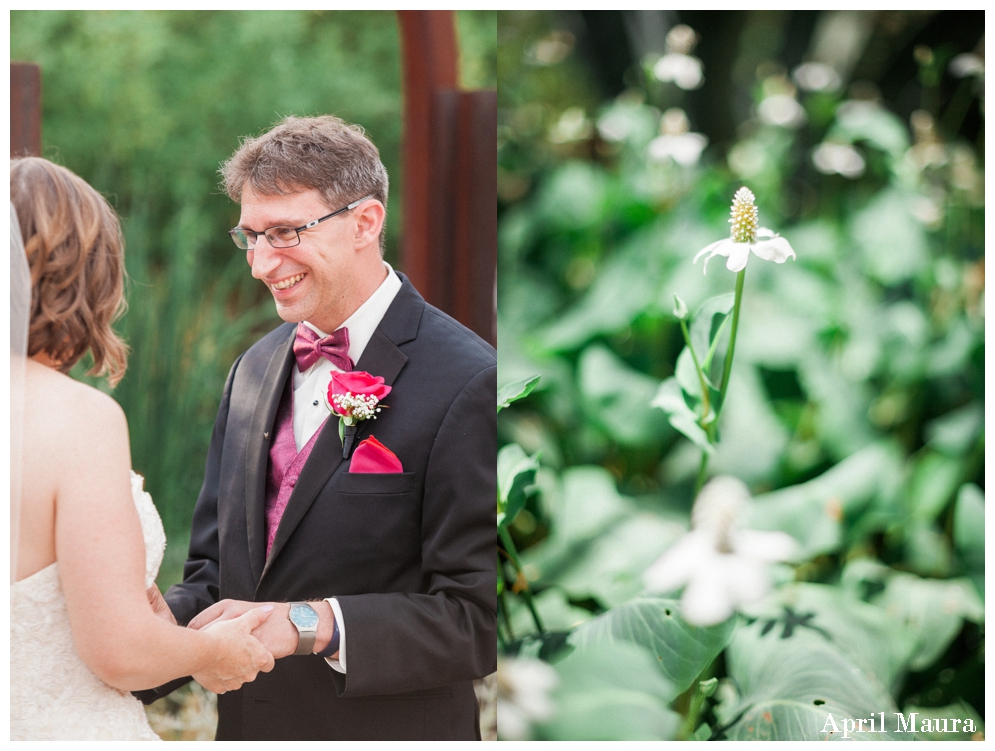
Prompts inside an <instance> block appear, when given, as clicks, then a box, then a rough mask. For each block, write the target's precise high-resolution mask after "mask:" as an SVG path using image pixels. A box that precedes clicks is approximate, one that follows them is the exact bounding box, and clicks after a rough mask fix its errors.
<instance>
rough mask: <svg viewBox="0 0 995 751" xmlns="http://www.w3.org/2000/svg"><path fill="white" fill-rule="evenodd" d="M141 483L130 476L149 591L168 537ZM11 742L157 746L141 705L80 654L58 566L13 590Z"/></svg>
mask: <svg viewBox="0 0 995 751" xmlns="http://www.w3.org/2000/svg"><path fill="white" fill-rule="evenodd" d="M143 483H144V480H143V478H142V477H141V475H137V474H135V473H134V472H132V473H131V494H132V496H133V497H134V500H135V507H136V508H137V509H138V517H139V519H141V522H142V535H143V536H144V538H145V586H146V587H150V586H152V583H153V582H154V581H155V577H156V574H158V573H159V566H160V564H161V563H162V556H163V552H164V551H165V549H166V533H165V532H164V531H163V527H162V520H161V519H160V518H159V513H158V512H157V511H156V508H155V504H153V503H152V497H151V496H150V495H149V494H148V493H146V492H145V491H144V490H143V488H142V485H143ZM106 542H107V544H108V545H113V544H114V541H113V540H107V541H106ZM149 647H150V648H152V649H154V648H155V645H149ZM10 739H11V740H12V741H18V740H149V741H157V740H160V738H159V736H157V735H156V734H155V733H154V732H153V731H152V728H151V727H150V726H149V722H148V720H147V719H146V717H145V709H144V707H143V706H142V703H141V702H140V701H139V700H138V699H136V698H135V697H133V696H132V695H131V694H129V693H126V692H123V691H118V690H117V689H115V688H111V687H110V686H108V685H107V684H106V683H103V682H102V681H101V680H100V679H99V678H97V676H95V675H94V674H93V672H92V671H91V670H90V668H88V667H87V666H86V663H84V662H83V660H81V659H80V656H79V655H78V654H77V653H76V649H75V647H74V646H73V634H72V630H71V628H70V626H69V615H68V613H67V612H66V601H65V597H64V596H63V594H62V586H61V584H60V582H59V570H58V563H53V564H51V565H50V566H46V567H45V568H43V569H42V570H41V571H37V572H35V573H34V574H32V575H31V576H29V577H27V578H25V579H22V580H21V581H19V582H16V583H14V584H12V585H11V587H10Z"/></svg>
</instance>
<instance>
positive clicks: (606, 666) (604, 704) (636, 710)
mask: <svg viewBox="0 0 995 751" xmlns="http://www.w3.org/2000/svg"><path fill="white" fill-rule="evenodd" d="M555 668H556V671H557V672H558V673H559V674H560V685H559V687H558V688H557V690H556V691H555V692H554V701H555V703H556V715H555V716H554V717H553V719H552V720H550V721H549V722H546V723H544V724H543V725H541V726H540V733H541V735H542V737H543V738H544V739H545V740H588V741H590V740H594V741H608V740H613V741H614V740H670V739H673V738H674V736H675V735H676V734H677V729H678V727H679V723H680V717H679V716H678V715H677V714H676V713H675V712H673V711H672V710H670V709H669V708H668V707H667V703H668V702H669V701H670V700H671V699H673V697H674V696H675V691H674V688H673V686H671V685H670V683H668V682H667V681H666V680H665V679H664V677H663V676H662V675H661V674H660V671H659V670H657V668H656V665H655V661H654V659H653V658H652V656H650V655H649V654H648V653H647V651H646V650H644V649H642V648H640V647H638V646H636V645H635V644H625V643H618V644H609V645H603V646H599V647H596V648H589V649H588V648H585V649H583V650H581V649H578V650H575V651H574V652H572V653H571V654H570V655H568V656H567V657H566V658H564V659H563V660H561V661H560V662H558V663H556V665H555Z"/></svg>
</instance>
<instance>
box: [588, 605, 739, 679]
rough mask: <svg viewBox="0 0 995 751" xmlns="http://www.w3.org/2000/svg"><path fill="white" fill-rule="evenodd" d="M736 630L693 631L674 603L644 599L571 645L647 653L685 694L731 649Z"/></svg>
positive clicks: (729, 625)
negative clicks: (632, 647)
mask: <svg viewBox="0 0 995 751" xmlns="http://www.w3.org/2000/svg"><path fill="white" fill-rule="evenodd" d="M734 624H735V621H734V620H729V621H727V622H725V623H722V624H719V625H717V626H710V627H708V628H701V627H698V626H692V625H690V624H688V623H687V622H686V621H684V619H683V618H681V616H680V604H679V603H678V602H677V601H676V600H666V599H657V598H652V599H651V598H646V599H638V600H632V601H631V602H627V603H625V604H624V605H620V606H619V607H616V608H613V609H612V610H609V611H608V612H607V613H603V614H602V615H599V616H598V617H597V618H592V619H591V620H590V621H588V622H587V623H585V624H584V625H582V626H580V627H579V628H578V629H577V630H576V631H574V633H573V634H572V635H571V636H570V643H571V644H573V645H574V646H576V647H577V648H578V649H588V648H591V647H594V646H602V645H613V644H619V643H627V642H629V643H633V644H638V645H640V646H642V647H645V648H646V649H648V650H650V652H651V653H652V654H653V656H654V657H655V658H656V661H657V667H658V668H659V669H660V670H662V671H663V674H664V675H665V676H667V679H668V680H669V681H670V682H671V683H673V684H674V690H675V691H676V692H677V693H683V692H684V691H686V690H687V689H688V688H689V687H690V686H691V684H692V683H693V682H694V679H695V678H697V677H698V675H699V674H700V673H701V671H702V670H704V669H705V668H706V667H708V665H710V664H711V662H712V660H714V659H715V657H716V656H717V655H718V654H719V652H721V651H722V649H723V648H724V647H725V646H726V644H728V642H729V639H730V637H731V636H732V633H733V627H734Z"/></svg>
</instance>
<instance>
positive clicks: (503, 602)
mask: <svg viewBox="0 0 995 751" xmlns="http://www.w3.org/2000/svg"><path fill="white" fill-rule="evenodd" d="M498 576H500V577H501V578H502V579H503V578H504V574H503V573H501V561H498ZM507 590H508V587H507V584H505V587H504V588H503V589H502V590H501V597H500V599H499V601H498V604H499V605H500V608H499V610H500V611H501V618H502V620H504V630H505V631H507V632H508V640H509V641H514V640H515V632H514V631H513V630H512V628H511V617H510V616H509V615H508V598H507V596H506V595H507Z"/></svg>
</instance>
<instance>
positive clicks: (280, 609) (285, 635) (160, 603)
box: [148, 585, 335, 693]
mask: <svg viewBox="0 0 995 751" xmlns="http://www.w3.org/2000/svg"><path fill="white" fill-rule="evenodd" d="M148 597H149V602H150V603H151V605H152V609H153V610H154V611H155V613H156V615H158V616H159V617H161V618H165V619H166V620H169V621H172V622H173V623H176V619H175V618H174V617H173V614H172V612H171V611H170V610H169V606H168V605H167V604H166V602H165V600H163V598H162V594H161V593H160V592H159V589H158V588H157V587H156V586H155V585H153V586H152V587H150V588H149V590H148ZM308 604H309V605H310V606H311V607H312V608H314V610H315V612H317V613H318V633H317V636H316V638H315V643H314V649H313V651H314V652H320V651H321V650H323V649H324V648H325V647H327V646H328V642H329V641H331V638H332V631H333V627H334V624H335V614H334V613H333V612H332V608H331V606H330V605H329V604H328V603H327V602H326V601H324V600H322V601H319V602H310V603H308ZM265 606H272V608H273V609H272V612H270V613H269V617H264V618H262V619H261V620H260V622H259V623H258V624H257V625H254V626H253V627H252V629H251V635H252V636H253V637H254V638H255V639H256V640H258V641H259V643H260V644H262V646H263V647H264V648H265V649H266V650H268V651H269V653H270V654H271V655H272V657H273V659H274V660H278V659H280V658H282V657H287V656H289V655H292V654H293V653H294V652H296V651H297V645H298V641H299V638H300V637H299V634H298V632H297V627H296V626H294V624H293V623H291V621H290V605H289V603H286V602H246V601H244V600H221V601H220V602H216V603H215V604H214V605H211V606H210V607H209V608H207V609H206V610H203V611H202V612H201V613H200V614H198V615H197V616H196V617H194V619H193V620H191V621H190V623H188V624H187V627H188V628H192V629H195V630H198V631H203V630H208V629H212V628H216V627H217V626H218V624H221V623H224V622H225V621H231V620H234V619H237V618H240V617H241V616H243V615H245V614H246V613H249V612H250V611H252V610H255V609H257V608H261V607H265ZM250 625H251V624H250ZM333 656H334V655H333ZM271 669H272V663H271V664H270V665H269V666H268V667H266V668H265V669H264V672H269V670H271ZM193 678H194V680H196V681H197V682H198V683H200V684H201V685H202V686H203V687H204V688H206V689H207V690H209V691H213V692H215V693H224V692H225V691H232V690H234V689H237V688H239V687H240V686H241V685H242V683H247V682H249V681H251V680H254V679H255V674H252V676H251V677H247V676H244V675H243V676H240V677H220V676H217V675H194V676H193ZM239 678H241V680H240V679H239ZM205 681H206V682H205ZM235 684H237V685H235ZM219 689H220V690H219Z"/></svg>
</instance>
